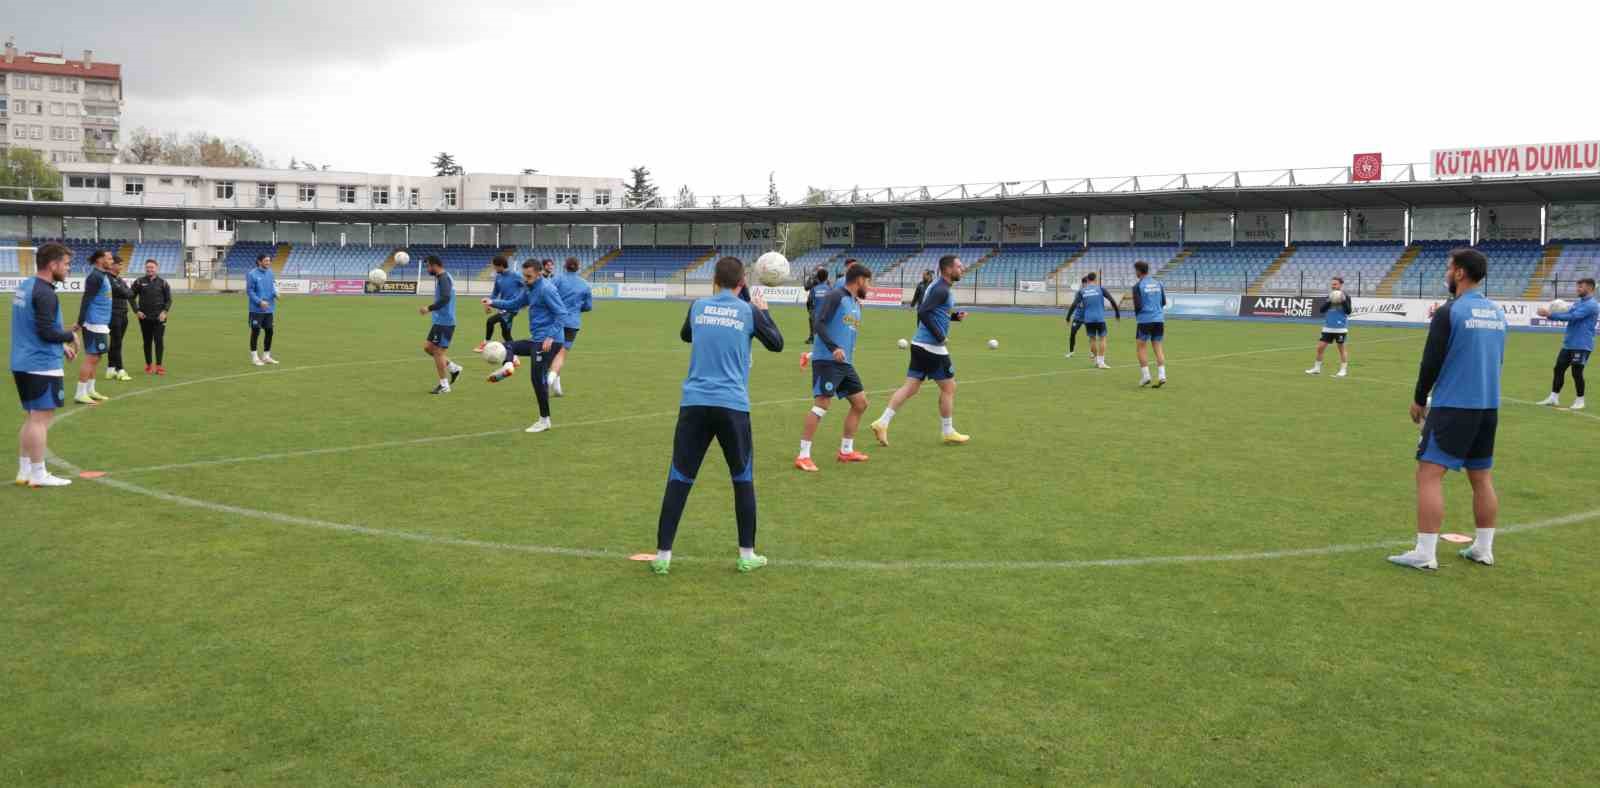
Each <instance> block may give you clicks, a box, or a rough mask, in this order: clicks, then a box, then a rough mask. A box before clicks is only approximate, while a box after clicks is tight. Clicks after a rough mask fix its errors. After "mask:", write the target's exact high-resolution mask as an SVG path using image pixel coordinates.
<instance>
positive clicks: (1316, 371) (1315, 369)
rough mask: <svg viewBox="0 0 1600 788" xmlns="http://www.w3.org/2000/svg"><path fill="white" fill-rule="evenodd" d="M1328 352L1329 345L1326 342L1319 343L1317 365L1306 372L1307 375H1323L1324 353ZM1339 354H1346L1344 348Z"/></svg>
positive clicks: (1313, 365)
mask: <svg viewBox="0 0 1600 788" xmlns="http://www.w3.org/2000/svg"><path fill="white" fill-rule="evenodd" d="M1327 350H1328V343H1326V342H1318V343H1317V360H1316V363H1314V364H1312V365H1311V368H1310V369H1308V370H1306V374H1307V375H1321V374H1322V355H1323V354H1324V353H1326V352H1327ZM1339 352H1340V353H1343V352H1344V348H1340V349H1339Z"/></svg>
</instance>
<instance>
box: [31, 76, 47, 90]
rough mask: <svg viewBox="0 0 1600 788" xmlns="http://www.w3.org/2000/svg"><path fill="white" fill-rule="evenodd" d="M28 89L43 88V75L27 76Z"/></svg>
mask: <svg viewBox="0 0 1600 788" xmlns="http://www.w3.org/2000/svg"><path fill="white" fill-rule="evenodd" d="M28 89H29V90H44V77H29V78H28Z"/></svg>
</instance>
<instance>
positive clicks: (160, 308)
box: [133, 260, 172, 375]
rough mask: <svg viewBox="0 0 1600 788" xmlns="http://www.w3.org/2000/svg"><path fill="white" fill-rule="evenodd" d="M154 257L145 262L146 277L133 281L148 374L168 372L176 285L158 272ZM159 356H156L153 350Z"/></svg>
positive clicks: (135, 307)
mask: <svg viewBox="0 0 1600 788" xmlns="http://www.w3.org/2000/svg"><path fill="white" fill-rule="evenodd" d="M160 269H161V266H160V264H159V263H157V262H156V261H154V260H146V261H144V276H142V277H139V278H138V279H136V280H134V283H133V311H134V314H135V315H137V316H138V318H139V336H140V337H141V338H142V339H143V340H144V374H146V375H149V374H152V373H154V374H156V375H165V374H167V368H166V367H165V366H163V362H164V361H165V360H166V355H167V313H168V312H171V311H172V287H171V286H169V285H168V284H167V280H165V279H162V278H161V274H160V273H158V272H159V271H160ZM152 348H154V350H155V356H154V357H153V359H152V356H151V354H150V353H151V349H152Z"/></svg>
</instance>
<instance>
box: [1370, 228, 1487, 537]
mask: <svg viewBox="0 0 1600 788" xmlns="http://www.w3.org/2000/svg"><path fill="white" fill-rule="evenodd" d="M1488 272H1489V261H1488V260H1487V259H1485V258H1484V256H1483V253H1482V252H1480V251H1478V250H1476V249H1471V248H1464V249H1456V250H1454V251H1452V252H1451V253H1450V260H1449V263H1448V264H1447V265H1446V267H1445V272H1444V277H1445V285H1446V287H1448V288H1449V289H1450V294H1451V295H1452V296H1454V298H1452V299H1451V300H1450V301H1447V302H1446V303H1444V304H1442V305H1440V306H1439V308H1438V309H1437V310H1436V311H1435V312H1434V313H1433V320H1432V321H1430V323H1429V325H1428V341H1427V344H1426V345H1424V346H1423V350H1422V365H1421V368H1420V370H1419V371H1418V373H1417V388H1416V390H1415V391H1414V392H1412V396H1411V421H1412V422H1414V423H1418V424H1421V425H1422V437H1421V439H1420V440H1419V441H1418V442H1417V546H1416V547H1415V548H1413V549H1411V550H1408V551H1406V552H1404V553H1401V554H1400V555H1392V556H1389V561H1390V562H1391V563H1395V564H1399V565H1400V566H1409V567H1412V568H1415V569H1437V568H1439V561H1438V558H1437V557H1436V554H1435V551H1436V550H1437V548H1438V545H1439V527H1440V525H1442V524H1443V523H1444V475H1445V472H1446V471H1459V470H1462V469H1463V468H1465V469H1466V471H1467V481H1468V482H1469V483H1471V485H1472V514H1473V518H1474V520H1475V521H1476V524H1477V531H1476V538H1474V539H1473V541H1472V545H1471V546H1470V547H1468V548H1466V549H1464V550H1462V551H1461V553H1460V554H1461V557H1462V558H1465V559H1467V560H1469V561H1476V562H1478V563H1480V564H1486V565H1493V564H1494V528H1495V519H1496V518H1497V517H1498V516H1499V514H1500V499H1499V498H1498V497H1497V496H1496V495H1495V490H1494V479H1493V476H1492V475H1491V470H1490V469H1492V468H1493V467H1494V439H1495V429H1496V427H1497V426H1498V424H1499V421H1500V368H1501V365H1502V363H1503V361H1504V359H1505V351H1506V314H1505V312H1504V311H1503V310H1501V309H1500V307H1499V306H1497V305H1496V304H1495V303H1494V302H1493V301H1490V300H1489V299H1488V298H1485V297H1484V295H1483V291H1482V290H1481V289H1479V287H1478V285H1479V284H1480V283H1482V282H1483V279H1484V277H1485V276H1487V275H1488ZM1430 393H1431V395H1432V397H1431V400H1432V403H1431V407H1430V402H1429V400H1430V396H1429V395H1430Z"/></svg>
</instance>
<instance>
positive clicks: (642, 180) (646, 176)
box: [625, 165, 661, 208]
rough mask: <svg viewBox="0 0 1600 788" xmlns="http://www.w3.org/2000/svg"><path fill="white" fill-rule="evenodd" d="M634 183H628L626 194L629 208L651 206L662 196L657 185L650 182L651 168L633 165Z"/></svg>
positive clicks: (631, 170)
mask: <svg viewBox="0 0 1600 788" xmlns="http://www.w3.org/2000/svg"><path fill="white" fill-rule="evenodd" d="M629 171H630V172H632V173H633V183H631V184H629V185H628V193H627V195H626V196H625V199H626V200H627V206H628V207H629V208H649V207H651V206H653V205H655V204H656V202H657V201H658V200H659V199H660V198H661V195H660V193H659V192H657V191H656V185H655V184H654V183H651V182H650V168H649V167H645V166H642V165H641V166H638V167H632V168H630V170H629Z"/></svg>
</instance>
